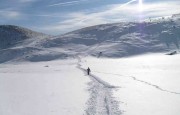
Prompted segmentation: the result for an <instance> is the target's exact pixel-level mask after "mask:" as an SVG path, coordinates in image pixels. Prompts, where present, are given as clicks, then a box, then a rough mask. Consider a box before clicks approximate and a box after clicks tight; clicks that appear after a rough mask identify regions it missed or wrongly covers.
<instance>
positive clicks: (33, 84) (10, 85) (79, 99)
mask: <svg viewBox="0 0 180 115" xmlns="http://www.w3.org/2000/svg"><path fill="white" fill-rule="evenodd" d="M76 63H77V62H76V60H57V61H51V62H37V63H29V62H25V63H18V64H17V63H8V64H1V65H0V102H1V103H0V114H1V115H83V114H84V113H85V109H86V102H87V100H88V99H89V93H88V91H87V89H88V86H87V84H88V83H89V82H90V79H89V78H88V77H86V76H84V73H83V72H81V71H80V70H79V69H77V68H76Z"/></svg>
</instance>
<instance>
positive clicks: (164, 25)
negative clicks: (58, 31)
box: [49, 19, 180, 57]
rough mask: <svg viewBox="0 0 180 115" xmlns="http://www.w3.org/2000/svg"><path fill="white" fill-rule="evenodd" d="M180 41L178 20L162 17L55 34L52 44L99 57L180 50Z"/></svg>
mask: <svg viewBox="0 0 180 115" xmlns="http://www.w3.org/2000/svg"><path fill="white" fill-rule="evenodd" d="M179 40H180V26H179V22H178V20H175V21H172V20H162V19H161V20H155V21H152V22H139V23H137V22H128V23H125V22H122V23H115V24H104V25H97V26H92V27H87V28H83V29H80V30H77V31H73V32H70V33H67V34H65V35H61V36H58V37H55V38H53V39H51V42H49V46H54V45H53V44H55V43H56V44H61V47H62V46H63V47H65V48H67V49H68V48H69V50H74V51H76V52H81V53H86V54H89V55H94V56H97V55H99V52H102V54H103V55H102V56H105V57H123V56H131V55H134V54H141V53H147V52H162V51H169V50H170V49H177V48H178V49H179ZM56 47H57V46H56Z"/></svg>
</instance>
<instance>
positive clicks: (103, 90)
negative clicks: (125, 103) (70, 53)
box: [77, 57, 121, 115]
mask: <svg viewBox="0 0 180 115" xmlns="http://www.w3.org/2000/svg"><path fill="white" fill-rule="evenodd" d="M77 59H78V63H77V68H79V69H80V70H82V71H83V72H85V73H86V69H84V68H82V67H81V64H80V63H81V58H80V57H77ZM89 77H90V79H91V82H89V83H88V87H89V88H88V91H89V92H90V98H89V99H88V101H87V109H86V110H85V112H86V114H87V115H121V111H120V110H119V102H118V101H116V100H115V99H114V97H113V96H112V94H113V93H112V91H113V90H115V89H116V88H117V87H115V86H111V85H109V84H108V83H106V82H104V81H103V80H101V79H100V78H98V77H97V76H95V75H92V74H91V75H89Z"/></svg>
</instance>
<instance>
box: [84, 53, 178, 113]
mask: <svg viewBox="0 0 180 115" xmlns="http://www.w3.org/2000/svg"><path fill="white" fill-rule="evenodd" d="M179 59H180V55H174V56H169V55H164V54H162V53H161V54H147V55H141V56H136V57H129V58H121V59H103V58H99V59H97V58H92V57H87V58H84V59H83V61H82V63H83V64H82V65H83V67H84V68H86V67H90V68H91V70H92V73H93V74H95V75H96V76H98V78H100V79H101V80H103V81H105V82H107V83H109V84H110V85H113V86H116V87H119V88H118V89H116V90H114V91H113V95H114V97H115V100H116V101H118V102H119V108H120V110H121V112H123V115H152V114H153V115H179V113H180V109H179V107H180V88H179V86H180V85H179V82H180V78H179V75H180V71H179V68H180V61H179Z"/></svg>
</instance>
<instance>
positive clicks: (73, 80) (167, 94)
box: [0, 53, 180, 115]
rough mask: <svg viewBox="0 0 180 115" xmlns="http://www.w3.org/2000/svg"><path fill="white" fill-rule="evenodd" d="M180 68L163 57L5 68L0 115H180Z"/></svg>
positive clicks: (0, 71)
mask: <svg viewBox="0 0 180 115" xmlns="http://www.w3.org/2000/svg"><path fill="white" fill-rule="evenodd" d="M87 67H90V69H91V74H90V76H87V75H86V73H85V71H86V68H87ZM179 68H180V55H179V54H177V55H173V56H170V55H165V54H163V53H158V54H146V55H140V56H135V57H129V58H120V59H107V58H95V57H84V56H79V57H76V58H75V59H68V60H56V61H49V62H36V63H32V62H21V63H14V62H9V63H6V64H1V65H0V95H1V98H0V102H1V103H0V114H1V115H11V114H13V115H25V114H28V115H42V114H43V115H59V114H61V115H83V114H84V115H85V114H87V115H152V114H153V115H179V113H180V109H179V106H180V88H179V87H180V85H179V82H180V78H179V74H180V71H179Z"/></svg>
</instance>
